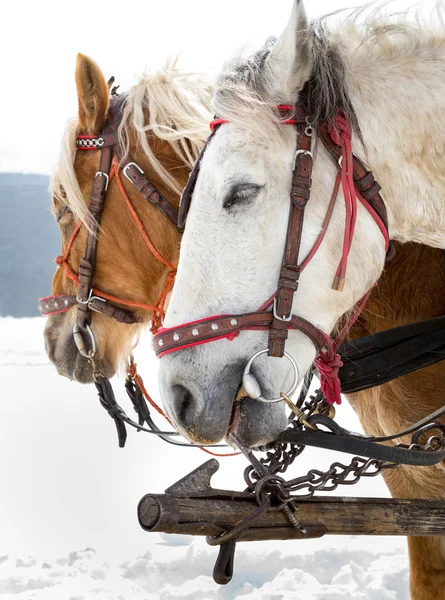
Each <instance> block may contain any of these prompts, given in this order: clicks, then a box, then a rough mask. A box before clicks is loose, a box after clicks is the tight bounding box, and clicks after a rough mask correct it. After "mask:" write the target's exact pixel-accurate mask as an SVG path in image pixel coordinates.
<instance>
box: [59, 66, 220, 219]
mask: <svg viewBox="0 0 445 600" xmlns="http://www.w3.org/2000/svg"><path fill="white" fill-rule="evenodd" d="M211 93H212V84H211V78H210V77H209V75H205V74H200V73H190V72H187V71H183V70H181V69H179V68H178V66H177V62H176V60H175V61H173V62H168V63H167V64H166V65H165V66H164V67H163V68H162V69H160V70H157V71H154V72H153V73H148V74H145V75H144V76H143V77H142V78H141V80H140V81H139V82H138V83H137V84H136V85H135V86H134V87H133V88H131V89H130V91H129V92H128V95H127V103H126V105H125V110H124V115H123V119H122V123H121V125H120V127H119V132H118V133H119V139H120V140H121V143H122V145H123V147H124V148H126V150H127V151H128V146H129V137H128V135H127V133H128V130H129V129H130V128H133V129H134V130H135V131H136V132H137V136H138V143H139V144H140V147H141V148H142V150H143V152H144V154H145V156H146V158H147V159H148V161H149V163H150V165H151V167H152V168H153V169H154V170H155V172H156V173H157V174H158V175H160V176H161V177H162V179H163V181H165V183H166V184H168V185H169V186H170V188H171V189H172V190H173V191H174V192H176V193H178V194H180V193H181V188H180V187H179V185H178V184H177V183H176V181H175V179H174V178H173V177H172V176H171V174H170V173H169V171H168V170H167V169H165V167H164V166H163V165H162V164H161V162H160V161H159V160H158V158H157V157H156V156H155V154H154V153H153V151H152V150H151V148H150V145H149V143H148V139H147V133H149V132H152V133H154V135H156V136H157V137H158V138H160V139H162V140H166V141H168V142H169V143H170V145H171V146H172V148H173V150H174V151H175V153H176V154H177V156H178V158H179V159H180V160H182V161H183V162H184V164H186V165H188V166H190V168H192V166H193V163H194V161H195V159H196V158H197V156H198V153H199V150H200V149H201V147H202V146H203V144H204V142H205V140H206V139H207V136H208V134H209V121H210V119H211V112H210V99H211ZM147 110H148V112H149V115H150V122H149V123H146V122H145V115H146V111H147ZM76 133H77V119H72V120H70V121H69V122H68V124H67V126H66V129H65V132H64V135H63V140H62V150H61V154H60V158H59V162H58V165H57V168H56V171H55V173H54V174H53V176H52V178H51V184H50V189H51V194H52V195H53V196H54V197H56V198H57V199H58V200H59V201H60V202H62V203H65V204H68V206H69V208H70V210H71V211H72V212H73V214H74V215H75V217H76V219H79V220H81V221H82V222H84V223H85V201H84V198H83V196H82V193H81V190H80V188H79V184H78V181H77V177H76V174H75V171H74V159H75V156H76ZM61 186H62V188H63V190H61Z"/></svg>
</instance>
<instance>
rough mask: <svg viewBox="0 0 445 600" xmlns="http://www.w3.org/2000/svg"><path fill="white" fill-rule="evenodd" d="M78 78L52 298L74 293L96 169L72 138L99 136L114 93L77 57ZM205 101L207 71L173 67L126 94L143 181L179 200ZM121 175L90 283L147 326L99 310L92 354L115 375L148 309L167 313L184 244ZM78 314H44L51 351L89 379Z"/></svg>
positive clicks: (124, 128)
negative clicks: (77, 334)
mask: <svg viewBox="0 0 445 600" xmlns="http://www.w3.org/2000/svg"><path fill="white" fill-rule="evenodd" d="M76 85H77V93H78V101H79V114H78V119H77V120H75V121H74V122H72V123H70V124H69V125H68V127H67V131H66V133H65V139H64V144H63V149H62V154H61V157H60V161H59V167H58V170H57V172H56V174H55V175H54V177H53V179H52V191H53V212H54V216H55V218H56V220H57V222H58V225H59V227H60V231H61V235H62V247H63V253H64V256H63V258H62V257H59V259H58V263H59V265H60V266H59V269H58V270H57V271H56V274H55V276H54V279H53V287H52V294H53V295H59V294H60V295H76V293H77V286H76V283H75V281H73V279H74V280H75V275H76V273H77V272H78V270H79V261H80V259H81V258H82V256H83V254H84V252H85V244H86V237H87V230H88V225H87V222H86V211H87V206H88V200H89V195H90V193H91V186H92V183H93V180H94V177H95V174H96V172H97V171H98V170H99V154H100V152H95V151H93V152H76V135H77V134H85V135H93V134H98V133H100V132H101V130H102V126H103V124H104V122H105V120H106V117H107V114H108V108H109V98H110V93H109V88H108V85H107V82H106V80H105V77H104V75H103V74H102V72H101V70H100V69H99V67H98V66H97V65H96V63H94V62H93V61H92V60H91V59H89V58H87V57H86V56H83V55H80V54H79V55H78V58H77V65H76ZM209 98H210V86H208V85H207V82H206V80H205V78H204V77H203V76H200V75H195V76H191V75H190V74H187V76H186V75H185V74H183V73H182V72H181V71H180V70H178V69H177V67H176V65H175V64H172V65H168V66H167V67H166V68H165V69H164V70H162V71H159V72H157V73H155V74H153V75H146V76H145V77H143V78H142V79H141V81H140V82H139V83H138V84H137V85H136V86H135V87H134V88H133V89H132V90H130V92H129V93H128V95H127V99H126V107H125V110H124V114H123V119H122V122H121V126H120V131H119V134H120V137H121V139H122V140H123V144H124V145H125V146H126V147H127V149H128V154H129V156H131V159H132V160H134V161H135V162H136V163H137V164H138V165H139V166H140V167H141V168H142V169H143V171H144V172H145V175H146V177H147V179H148V180H149V181H150V182H151V183H152V184H153V185H154V186H155V187H156V188H157V190H158V191H159V193H160V194H161V195H162V196H163V197H164V198H165V199H166V200H168V201H169V202H170V203H171V204H173V205H176V206H178V204H179V194H180V191H181V189H182V187H183V186H184V184H185V182H186V181H187V177H188V174H189V171H190V168H191V166H192V165H193V162H194V159H195V158H196V156H197V153H198V151H199V149H200V147H201V146H202V144H203V142H204V140H205V137H206V135H207V132H208V125H207V123H208V120H209V117H210V113H209V109H208V106H209V104H208V103H209ZM115 174H116V177H114V179H115V181H114V180H110V185H109V188H108V190H107V195H106V199H105V204H104V211H103V215H102V220H101V231H100V234H99V237H98V248H97V257H96V269H95V274H94V287H95V289H98V290H100V292H101V293H102V295H108V296H111V297H115V298H118V299H120V301H117V302H115V304H117V305H118V306H120V307H122V308H125V309H127V310H128V309H130V310H132V311H133V312H134V313H135V315H136V316H137V318H138V320H140V321H141V323H137V324H130V325H129V324H123V323H118V322H116V321H114V320H112V319H110V318H108V317H107V316H104V315H101V314H98V313H95V314H94V316H93V318H92V329H93V331H94V336H95V338H96V342H97V352H96V358H95V361H96V364H97V367H98V368H99V370H100V371H101V372H102V373H103V374H104V375H105V376H107V377H111V376H112V375H114V374H115V372H116V370H117V368H118V365H119V363H120V361H122V360H123V359H125V358H127V357H128V355H129V354H130V353H131V349H132V346H133V344H134V341H135V337H136V336H137V334H138V332H139V331H140V329H141V327H143V324H144V322H148V321H149V320H150V318H151V316H152V314H151V313H152V310H150V308H151V307H155V310H156V312H157V316H158V317H159V316H162V310H163V303H164V302H165V295H166V294H165V293H164V294H163V290H167V289H168V287H169V284H170V283H171V282H172V279H173V277H174V270H175V265H176V263H177V260H178V253H179V241H180V234H179V232H178V230H177V229H176V228H175V226H174V225H173V224H172V223H171V222H170V221H169V220H168V219H167V218H166V217H165V216H164V215H163V214H161V212H159V211H158V210H157V209H156V207H154V206H153V205H150V204H149V203H148V202H147V200H145V199H144V198H143V196H142V195H141V194H140V193H139V192H138V190H137V189H136V188H135V187H134V186H133V185H131V184H130V183H129V182H128V181H127V180H126V178H125V177H120V174H119V169H118V168H117V166H116V165H115ZM122 186H123V189H121V188H122ZM127 200H128V201H127ZM137 221H140V223H141V225H142V227H143V229H144V230H145V232H146V234H147V236H148V241H147V240H144V237H143V233H142V229H141V228H140V229H139V230H138V228H137V227H136V224H137V223H136V222H137ZM78 227H80V229H79V231H78V233H77V235H76V234H75V233H74V232H75V230H76V228H78ZM73 233H74V236H73ZM64 259H65V260H64ZM62 267H64V268H62ZM73 274H74V275H73ZM70 275H71V277H70ZM166 286H167V287H166ZM75 314H76V309H75V308H71V309H70V310H69V311H67V312H63V313H59V314H53V315H51V316H50V317H49V318H48V322H47V325H46V328H45V341H46V349H47V352H48V355H49V358H50V359H51V361H52V362H53V363H54V365H55V366H56V368H57V370H58V372H59V373H60V374H61V375H64V376H66V377H69V378H71V379H75V380H76V381H79V382H81V383H89V382H91V381H92V368H91V365H90V363H89V361H88V360H87V359H86V358H85V357H83V356H82V355H81V354H79V352H78V349H77V347H76V344H75V342H74V339H73V335H72V329H73V324H74V322H75Z"/></svg>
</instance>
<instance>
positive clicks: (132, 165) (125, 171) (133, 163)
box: [122, 162, 144, 183]
mask: <svg viewBox="0 0 445 600" xmlns="http://www.w3.org/2000/svg"><path fill="white" fill-rule="evenodd" d="M129 167H135V168H136V169H137V170H138V171H139V173H140V174H141V175H144V171H143V170H142V169H141V167H140V166H139V165H137V164H136V163H135V162H129V163H128V164H127V165H125V167H124V168H123V169H122V172H123V174H124V175H125V177H126V178H127V179H128V181H130V182H131V183H133V181H132V180H131V178H130V176H129V175H128V173H127V169H128V168H129Z"/></svg>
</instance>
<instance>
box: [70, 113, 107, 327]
mask: <svg viewBox="0 0 445 600" xmlns="http://www.w3.org/2000/svg"><path fill="white" fill-rule="evenodd" d="M109 129H110V125H109V124H106V125H105V129H104V131H105V132H108V130H109ZM111 158H112V149H111V147H106V148H104V149H103V150H101V155H100V167H99V169H100V170H99V172H98V173H96V176H95V178H94V181H93V189H92V191H91V196H90V203H89V206H88V217H89V223H88V225H89V229H88V234H87V242H86V248H85V254H84V256H83V258H81V259H80V264H79V285H78V289H77V300H78V302H79V305H78V307H77V324H78V325H79V327H80V328H82V329H85V328H86V325H89V324H90V307H89V302H88V300H89V297H90V293H91V290H92V289H93V277H94V269H95V265H96V251H97V242H98V238H99V231H100V220H101V216H102V210H103V205H104V201H105V195H106V192H107V187H108V176H109V173H110V167H111Z"/></svg>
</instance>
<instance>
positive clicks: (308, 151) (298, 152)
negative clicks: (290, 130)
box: [294, 148, 314, 169]
mask: <svg viewBox="0 0 445 600" xmlns="http://www.w3.org/2000/svg"><path fill="white" fill-rule="evenodd" d="M300 154H305V155H306V156H310V157H311V158H312V160H314V155H313V154H312V152H311V151H310V150H302V149H301V148H299V149H298V150H297V151H296V152H295V158H294V169H295V166H296V164H297V158H298V156H299V155H300Z"/></svg>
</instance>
